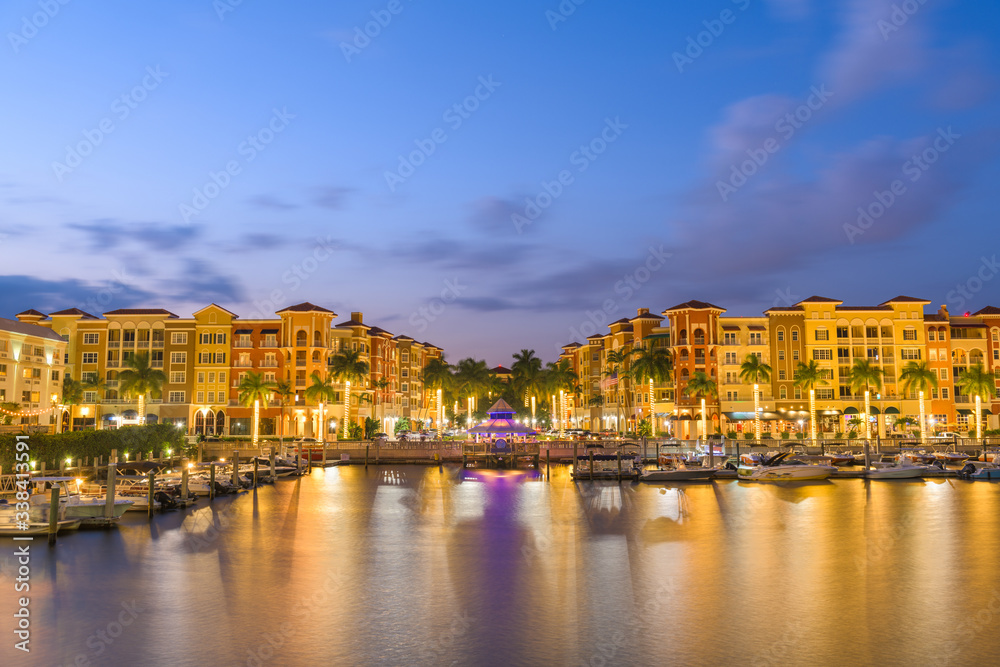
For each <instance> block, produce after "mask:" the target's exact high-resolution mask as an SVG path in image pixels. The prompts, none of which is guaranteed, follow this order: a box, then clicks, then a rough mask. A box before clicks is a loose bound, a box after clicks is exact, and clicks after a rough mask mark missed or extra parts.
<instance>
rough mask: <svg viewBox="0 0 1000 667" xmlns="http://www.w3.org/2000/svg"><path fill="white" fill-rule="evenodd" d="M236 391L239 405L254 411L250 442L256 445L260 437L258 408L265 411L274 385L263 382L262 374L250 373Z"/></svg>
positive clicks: (241, 381)
mask: <svg viewBox="0 0 1000 667" xmlns="http://www.w3.org/2000/svg"><path fill="white" fill-rule="evenodd" d="M236 390H237V392H238V398H239V401H240V403H241V404H243V405H244V406H246V407H248V408H249V407H252V408H253V409H254V411H253V412H254V414H253V440H252V441H251V442H253V443H254V444H256V443H257V441H258V439H259V437H260V406H261V405H263V406H264V409H265V410H266V409H267V402H268V400H269V399H270V398H271V392H272V391H274V384H273V383H271V382H265V381H264V375H263V374H262V373H258V372H254V371H251V372H249V373H247V374H246V375H245V376H244V377H243V379H242V380H240V384H239V386H238V387H237V388H236Z"/></svg>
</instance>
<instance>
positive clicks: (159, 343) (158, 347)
mask: <svg viewBox="0 0 1000 667" xmlns="http://www.w3.org/2000/svg"><path fill="white" fill-rule="evenodd" d="M153 349H154V350H161V349H163V341H162V340H154V341H153Z"/></svg>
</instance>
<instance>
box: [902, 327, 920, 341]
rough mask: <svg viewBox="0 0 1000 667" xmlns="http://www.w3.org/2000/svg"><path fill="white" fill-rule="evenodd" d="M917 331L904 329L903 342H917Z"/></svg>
mask: <svg viewBox="0 0 1000 667" xmlns="http://www.w3.org/2000/svg"><path fill="white" fill-rule="evenodd" d="M916 339H917V330H916V329H904V330H903V340H916Z"/></svg>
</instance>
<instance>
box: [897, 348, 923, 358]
mask: <svg viewBox="0 0 1000 667" xmlns="http://www.w3.org/2000/svg"><path fill="white" fill-rule="evenodd" d="M899 358H900V359H903V360H909V361H914V360H919V359H920V348H919V347H904V348H902V349H901V350H900V351H899Z"/></svg>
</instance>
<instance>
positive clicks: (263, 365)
mask: <svg viewBox="0 0 1000 667" xmlns="http://www.w3.org/2000/svg"><path fill="white" fill-rule="evenodd" d="M260 367H261V368H277V367H278V362H277V361H262V362H260Z"/></svg>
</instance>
